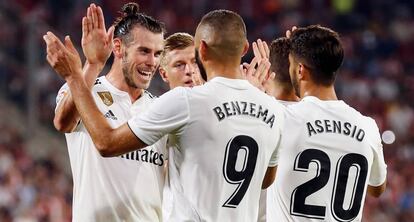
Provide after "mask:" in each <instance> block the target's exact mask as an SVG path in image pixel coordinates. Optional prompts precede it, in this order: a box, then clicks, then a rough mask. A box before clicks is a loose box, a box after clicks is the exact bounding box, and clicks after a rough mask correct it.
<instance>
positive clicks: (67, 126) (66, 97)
mask: <svg viewBox="0 0 414 222" xmlns="http://www.w3.org/2000/svg"><path fill="white" fill-rule="evenodd" d="M102 68H103V65H97V64H89V63H88V62H86V64H85V66H84V69H83V70H84V71H83V76H84V78H85V82H86V85H87V87H88V89H89V90H90V89H91V88H92V86H93V83H94V82H95V79H96V76H97V75H98V73H99V72H100V71H101V70H102ZM63 93H64V94H63V97H62V99H61V100H60V101H59V103H58V104H57V107H56V111H55V117H54V118H53V125H54V126H55V128H56V129H57V130H58V131H59V132H63V133H70V132H72V131H73V130H74V129H75V127H76V125H77V123H78V122H79V120H80V116H79V113H78V111H77V110H76V106H75V103H74V102H73V99H72V94H71V93H70V90H68V91H66V92H63Z"/></svg>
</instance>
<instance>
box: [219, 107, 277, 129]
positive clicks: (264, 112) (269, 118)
mask: <svg viewBox="0 0 414 222" xmlns="http://www.w3.org/2000/svg"><path fill="white" fill-rule="evenodd" d="M213 112H214V113H215V114H216V116H217V119H218V121H222V120H223V119H225V118H227V117H230V116H235V115H241V116H249V117H254V118H257V119H261V120H262V121H263V122H264V123H266V124H267V125H269V127H270V128H272V127H273V124H274V122H275V114H273V113H269V109H267V108H266V107H263V106H262V105H260V104H259V105H258V104H255V103H250V102H243V101H231V102H225V103H223V104H221V105H220V106H216V107H214V108H213Z"/></svg>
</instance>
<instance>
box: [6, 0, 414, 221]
mask: <svg viewBox="0 0 414 222" xmlns="http://www.w3.org/2000/svg"><path fill="white" fill-rule="evenodd" d="M126 2H127V1H124V0H122V1H109V0H100V1H95V3H97V4H99V5H101V6H102V7H103V11H104V14H105V19H106V22H107V25H110V24H111V21H113V20H114V18H115V17H116V16H118V14H117V11H118V10H119V9H120V7H121V6H122V5H123V4H124V3H126ZM89 3H90V1H88V0H76V1H71V0H61V1H57V0H56V1H50V0H49V1H46V0H16V1H7V2H6V1H0V27H1V28H0V94H1V95H3V96H5V97H7V98H8V99H9V100H10V101H13V102H15V103H16V104H17V105H18V106H20V107H21V108H22V109H23V110H24V109H25V108H27V106H26V104H27V101H26V100H27V98H28V97H27V94H28V92H27V89H28V87H29V85H31V84H35V86H36V89H37V90H38V98H37V105H38V106H37V107H38V109H39V119H40V120H41V122H42V123H43V124H46V125H51V122H52V118H53V111H54V107H55V97H56V92H57V91H58V89H59V88H60V86H61V85H62V84H63V82H62V80H60V79H59V78H58V77H57V76H56V75H55V74H54V73H53V71H52V70H51V69H50V68H49V66H48V64H46V60H45V51H44V44H43V40H42V38H41V36H42V35H43V34H44V33H45V32H46V31H47V30H51V31H53V32H54V33H57V34H59V36H61V37H63V35H66V34H70V35H71V37H72V39H74V40H77V41H75V42H76V43H77V44H78V45H79V42H80V37H81V18H82V16H83V15H84V14H85V13H86V7H87V6H88V4H89ZM138 3H139V4H140V7H141V11H143V12H145V13H147V14H149V15H152V16H153V17H155V18H158V19H160V20H161V21H163V22H165V23H166V26H167V30H168V32H169V34H171V33H174V32H176V31H185V32H189V33H191V34H193V33H194V31H195V28H196V25H197V23H198V21H199V19H200V18H201V16H202V15H203V14H204V13H206V12H207V11H209V10H211V9H217V8H226V9H231V10H234V11H237V12H239V13H240V14H241V15H242V16H243V18H244V19H245V22H246V25H247V30H248V38H249V40H250V41H254V40H256V39H257V38H261V39H263V40H266V41H268V42H269V41H271V40H272V39H274V38H275V37H279V36H283V35H284V32H285V30H287V29H289V28H290V27H291V26H293V25H298V26H304V25H308V24H321V25H323V26H328V27H331V28H332V29H334V30H336V31H338V32H339V33H340V35H341V38H342V42H343V45H344V47H345V61H344V64H343V66H342V68H341V69H340V72H339V73H338V80H337V86H336V87H337V91H338V96H339V98H340V99H342V100H344V101H345V102H347V103H348V104H350V105H351V106H353V107H356V108H357V109H358V110H359V111H361V113H363V114H365V115H369V116H371V117H373V118H374V119H375V120H376V122H377V124H378V125H379V127H380V131H381V133H382V132H384V131H386V130H390V131H392V132H393V134H394V135H395V141H392V140H391V141H389V142H388V143H390V144H384V155H385V159H386V162H387V164H388V187H387V191H386V192H385V193H384V194H383V196H381V198H379V199H374V198H371V197H368V198H367V201H366V206H365V210H364V218H363V220H364V221H389V222H393V221H398V222H403V221H414V177H413V176H411V175H412V172H414V111H413V107H414V99H413V98H412V97H413V96H414V2H413V1H410V0H393V1H390V0H364V1H362V0H360V1H357V0H303V1H300V0H263V1H254V0H198V1H191V0H142V1H138ZM33 27H34V28H33ZM167 35H168V34H167ZM29 36H34V38H33V39H34V41H29V40H28V38H29ZM28 42H29V43H31V44H33V43H34V44H35V45H34V46H33V45H28V44H27V43H28ZM28 49H30V50H37V51H35V53H33V52H32V51H30V50H28ZM29 55H30V56H33V55H34V58H33V57H30V59H31V60H30V61H32V62H33V61H34V64H35V65H34V66H33V67H34V68H33V67H32V68H30V69H29V68H28V67H27V64H28V61H29V58H28V56H29ZM251 56H252V55H251V54H249V55H247V56H245V58H244V59H245V60H246V61H250V58H251ZM32 64H33V63H32ZM30 74H32V75H34V76H35V77H36V78H35V79H34V81H35V82H33V81H32V80H30V79H31V78H29V75H30ZM29 80H30V81H29ZM150 91H152V92H153V93H154V94H158V95H159V94H162V93H163V92H165V91H166V86H165V85H164V84H163V83H162V81H160V78H159V77H156V78H155V81H154V82H153V83H152V85H151V89H150ZM5 135H6V136H5ZM0 136H1V138H0V221H13V220H11V219H10V220H7V219H4V218H23V217H26V216H27V215H28V216H27V217H28V218H29V217H30V218H31V220H23V219H22V220H17V219H16V220H14V221H65V220H69V218H70V213H68V212H70V201H71V178H70V177H68V176H65V174H64V173H63V172H62V171H61V170H59V166H58V165H57V164H56V163H55V162H53V160H33V159H31V158H30V156H28V155H27V153H26V152H25V149H24V142H23V141H22V139H21V138H20V137H19V134H18V133H16V132H15V130H14V129H13V128H7V127H0Z"/></svg>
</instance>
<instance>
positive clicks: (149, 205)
mask: <svg viewBox="0 0 414 222" xmlns="http://www.w3.org/2000/svg"><path fill="white" fill-rule="evenodd" d="M121 13H122V15H121V16H120V17H118V18H117V19H116V21H115V22H114V24H113V26H112V27H111V28H110V29H109V31H108V32H107V31H106V29H105V23H104V21H103V13H102V10H101V8H100V7H97V6H95V5H94V4H92V5H91V6H90V7H89V8H88V10H87V16H86V17H85V18H84V19H83V37H82V48H83V52H84V54H85V57H86V60H87V61H86V65H85V68H84V72H83V79H84V81H85V83H86V85H87V86H88V88H89V90H91V91H92V96H93V99H94V101H95V103H96V105H97V106H98V108H99V113H98V114H97V115H100V116H103V117H104V118H105V122H106V123H108V124H110V125H111V126H112V127H118V126H120V125H122V124H124V123H125V122H126V121H127V120H128V119H130V118H131V117H132V116H133V115H139V114H140V113H142V112H144V111H145V110H146V109H147V108H148V107H149V105H150V104H151V103H152V101H153V100H154V96H152V95H151V94H150V93H149V92H147V91H146V89H147V88H148V86H149V84H150V81H151V79H152V77H153V75H154V73H155V71H156V69H157V68H158V65H159V60H160V55H161V53H162V51H163V41H164V33H165V29H164V25H163V24H162V23H161V22H159V21H157V20H155V19H153V18H151V17H150V16H148V15H145V14H143V13H141V12H139V6H138V4H136V3H128V4H125V5H124V6H123V7H122V11H121ZM112 35H113V38H112ZM44 39H45V41H46V44H47V52H48V54H49V55H48V61H49V63H50V64H51V65H52V66H53V67H54V68H56V64H57V63H59V59H64V57H62V54H59V55H60V57H59V56H57V55H58V53H59V52H58V50H56V44H57V42H58V43H60V42H59V40H58V39H57V38H56V36H54V35H53V33H50V32H48V33H47V35H45V36H44ZM68 44H70V43H69V41H68V38H66V40H65V45H68ZM111 52H112V54H113V56H114V61H113V64H112V67H111V69H110V71H109V72H108V73H107V74H106V75H105V76H101V77H99V78H96V77H97V75H98V74H99V72H100V71H101V70H102V68H103V67H104V65H105V63H106V60H107V59H108V57H109V56H110V54H111ZM53 56H56V57H53ZM56 58H57V59H56ZM71 95H73V92H71V90H70V89H69V87H68V84H65V85H64V86H63V87H62V88H61V90H60V91H59V93H58V98H57V108H56V113H55V119H54V123H55V127H56V128H57V129H58V130H59V131H61V132H65V133H66V134H65V136H66V140H67V145H68V151H69V157H70V163H71V168H72V174H73V181H74V188H73V219H72V221H74V222H78V221H82V222H83V221H85V222H92V221H99V222H105V221H108V222H117V221H118V222H121V221H122V222H124V221H131V222H132V221H148V222H154V221H161V220H162V210H161V208H162V207H161V205H162V192H163V186H164V168H165V167H164V166H165V165H166V159H167V151H166V148H165V146H166V145H165V144H166V139H161V140H160V141H158V142H157V143H154V144H153V145H151V146H147V147H145V148H143V149H141V150H137V151H132V152H127V153H125V154H124V155H121V156H114V157H112V158H104V157H102V156H101V155H100V154H99V152H98V150H97V149H96V147H95V145H94V143H93V141H92V139H91V137H90V135H89V133H88V132H87V130H86V128H85V125H84V122H83V121H81V120H80V118H79V113H78V110H77V109H76V107H75V104H74V102H73V98H72V96H71ZM98 127H100V126H98Z"/></svg>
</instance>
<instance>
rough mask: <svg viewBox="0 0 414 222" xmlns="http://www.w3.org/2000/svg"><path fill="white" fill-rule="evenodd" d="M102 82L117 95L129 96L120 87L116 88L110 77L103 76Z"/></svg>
mask: <svg viewBox="0 0 414 222" xmlns="http://www.w3.org/2000/svg"><path fill="white" fill-rule="evenodd" d="M102 84H104V85H105V86H106V87H107V88H108V89H109V91H110V92H111V93H113V94H116V95H120V96H129V95H128V93H127V92H124V91H122V90H120V89H118V88H116V87H115V86H114V85H112V84H111V83H110V82H109V81H108V79H107V78H106V76H103V77H102Z"/></svg>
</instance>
